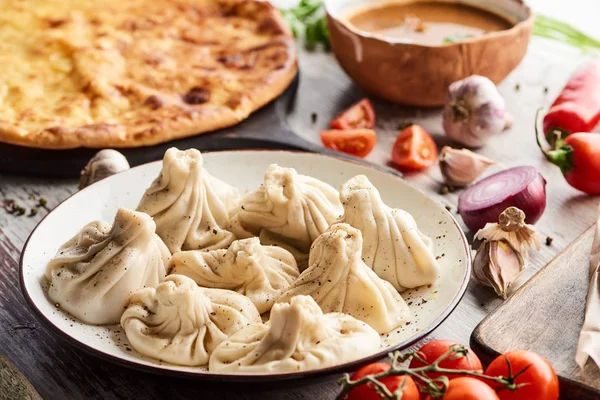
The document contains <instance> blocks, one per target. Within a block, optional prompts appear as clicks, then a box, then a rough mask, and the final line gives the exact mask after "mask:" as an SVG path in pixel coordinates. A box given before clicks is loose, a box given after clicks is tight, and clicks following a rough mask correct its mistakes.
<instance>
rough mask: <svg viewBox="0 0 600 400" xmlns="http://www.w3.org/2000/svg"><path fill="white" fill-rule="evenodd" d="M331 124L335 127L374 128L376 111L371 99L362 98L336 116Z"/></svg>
mask: <svg viewBox="0 0 600 400" xmlns="http://www.w3.org/2000/svg"><path fill="white" fill-rule="evenodd" d="M329 125H330V126H331V127H332V128H333V129H357V128H362V129H373V128H374V127H375V111H373V105H372V104H371V102H370V101H369V99H366V98H365V99H362V100H361V101H359V102H358V103H355V104H353V105H352V106H350V108H348V109H346V110H344V111H343V112H342V113H340V114H339V115H338V116H336V117H335V118H334V119H333V120H332V121H331V122H330V123H329Z"/></svg>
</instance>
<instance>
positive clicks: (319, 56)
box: [0, 39, 598, 400]
mask: <svg viewBox="0 0 600 400" xmlns="http://www.w3.org/2000/svg"><path fill="white" fill-rule="evenodd" d="M582 60H583V56H582V55H581V54H580V53H579V52H578V51H577V50H573V49H570V48H567V47H564V46H562V45H560V44H555V43H549V42H547V41H544V40H538V39H534V40H533V43H532V45H531V47H530V50H529V52H528V54H527V55H526V57H525V60H524V61H523V63H522V64H521V65H520V66H519V67H518V68H517V70H515V72H514V73H512V74H511V75H510V76H509V77H508V78H507V79H506V80H505V81H504V82H503V83H502V84H501V85H500V90H501V92H502V94H503V96H504V97H505V99H506V101H507V106H508V110H509V112H510V113H512V115H513V116H514V118H515V123H514V125H513V127H512V129H510V130H509V131H507V132H504V133H503V134H501V135H498V136H497V137H495V138H493V139H492V140H491V141H490V143H489V144H488V145H487V146H486V147H484V148H483V149H482V150H481V153H482V154H484V155H486V156H488V157H490V158H493V159H495V160H497V161H499V162H501V163H502V165H503V166H506V167H508V166H516V165H522V164H531V165H535V166H536V167H538V169H539V170H540V171H541V173H542V174H543V175H544V177H545V178H546V180H547V181H548V186H547V191H548V206H547V210H546V213H545V214H544V216H543V217H542V219H541V220H540V222H539V223H538V225H537V226H538V229H539V231H540V233H541V235H543V236H544V237H545V236H552V237H554V242H553V243H552V246H544V247H543V248H542V250H541V251H540V252H539V253H536V254H532V256H531V261H530V265H529V267H528V269H527V271H526V274H525V278H528V277H530V276H531V275H532V274H533V273H535V272H536V271H537V270H539V269H540V268H541V267H542V266H544V265H545V264H546V263H547V262H548V261H550V260H551V259H552V258H553V257H554V256H555V255H556V254H557V253H558V252H559V251H560V250H561V249H563V248H564V247H565V246H566V245H567V244H569V243H570V242H572V241H573V240H574V239H575V238H576V237H578V236H579V235H580V234H581V232H583V231H584V230H585V229H586V228H587V227H589V226H590V225H591V223H592V222H593V219H594V214H595V210H596V206H597V202H598V199H597V198H594V197H589V196H584V195H583V194H581V193H579V192H577V191H575V190H574V189H572V188H570V187H569V186H568V185H567V184H566V183H565V182H564V179H563V178H562V176H561V174H560V172H559V170H558V168H555V167H554V166H552V165H550V164H548V163H547V162H546V161H545V160H544V159H543V157H542V156H541V154H540V153H539V151H538V150H537V149H536V147H535V141H534V137H533V117H534V113H535V110H536V109H537V107H539V106H543V105H548V104H549V103H551V101H552V99H553V98H554V97H555V95H556V94H557V93H558V92H559V91H560V89H561V88H562V86H563V85H564V82H565V81H566V79H567V78H568V76H569V75H570V73H571V72H572V71H573V69H574V68H575V67H576V66H577V65H578V64H579V63H580V62H581V61H582ZM300 70H301V79H300V87H299V91H298V94H297V97H296V99H295V102H294V104H293V108H292V109H291V110H290V114H289V116H288V119H287V121H286V124H287V125H289V128H290V129H292V130H293V131H294V132H296V133H297V134H298V135H300V136H302V137H304V138H305V139H306V140H308V141H311V142H313V143H316V144H318V143H319V139H318V131H319V129H321V128H323V127H325V126H326V125H327V122H328V120H329V119H330V118H331V117H332V116H333V115H335V114H336V113H338V112H339V111H340V110H341V109H342V108H343V107H344V106H347V105H349V104H350V103H352V102H353V101H354V100H356V99H358V98H360V97H362V96H364V95H365V94H364V93H363V92H362V91H361V90H360V89H358V88H357V87H355V86H354V85H353V84H352V83H351V82H350V81H349V79H348V78H347V77H346V76H345V75H344V73H343V72H342V71H341V69H340V68H339V66H338V65H337V63H336V62H335V60H334V58H333V56H332V55H330V54H325V53H322V52H315V53H306V52H303V53H302V54H301V57H300ZM517 84H518V87H519V89H518V90H517V89H516V86H517ZM546 87H547V88H548V90H547V91H546V90H545V88H546ZM375 107H376V111H377V116H378V122H377V132H378V143H377V147H376V149H375V150H374V151H373V153H372V154H371V155H369V157H368V158H367V160H368V161H371V162H374V163H378V164H380V165H387V164H388V163H389V160H390V149H391V146H392V144H393V142H394V140H395V138H396V135H397V133H398V131H397V128H398V125H399V124H400V123H402V122H403V121H406V120H411V121H414V122H417V123H420V124H422V125H423V126H424V127H425V128H426V129H428V130H429V131H430V132H432V134H433V135H434V136H435V138H436V141H437V142H438V145H440V146H442V145H444V144H447V143H448V142H447V140H446V139H445V137H444V136H443V132H442V128H441V117H440V110H439V109H431V110H418V109H410V108H405V107H400V106H396V105H392V104H389V103H386V102H383V101H377V100H375ZM312 113H317V114H318V116H317V121H316V122H315V123H313V122H312V118H311V114H312ZM264 129H269V127H264ZM215 140H218V138H216V139H215ZM51 167H52V165H49V166H48V168H51ZM491 172H493V171H490V173H491ZM406 179H407V180H408V181H409V182H410V183H412V184H414V185H415V186H416V187H418V188H420V189H421V190H423V191H425V192H426V193H427V194H428V195H431V196H432V197H434V198H436V199H437V200H438V201H439V202H440V203H443V204H446V205H448V206H450V207H452V209H453V210H455V209H456V208H455V205H456V202H457V196H458V193H451V194H448V195H445V196H441V195H438V194H437V192H438V190H439V188H440V184H441V175H440V173H439V170H438V168H437V167H432V168H430V170H428V171H427V172H425V173H420V174H410V175H407V176H406ZM76 188H77V182H76V181H75V180H72V179H71V180H51V179H39V178H31V177H24V176H17V175H10V174H0V204H1V203H2V201H4V200H6V199H14V200H16V201H17V202H18V203H19V204H22V205H23V206H26V207H27V208H28V210H27V211H29V208H31V207H34V206H35V204H36V203H37V202H38V199H39V198H40V197H44V198H46V199H47V200H48V207H49V208H52V207H54V206H56V204H57V203H59V202H60V201H62V200H63V199H65V198H66V197H67V196H69V195H70V194H71V193H73V192H74V191H76V190H77V189H76ZM398 195H399V196H401V195H402V194H401V193H399V194H398ZM45 212H46V211H45V210H44V209H41V210H40V212H39V213H38V214H37V215H36V216H33V217H27V216H20V217H17V216H15V215H11V214H8V213H7V212H6V211H5V210H1V209H0V338H1V340H0V353H3V354H5V355H6V357H7V358H8V359H9V360H10V361H11V362H13V363H14V364H15V365H16V366H17V367H18V368H19V369H20V370H21V371H22V372H23V373H24V374H25V376H26V377H28V378H29V379H30V381H31V382H32V383H33V385H34V387H35V388H36V389H37V390H38V392H39V393H40V394H41V395H42V397H43V398H45V399H80V398H86V399H123V398H140V399H159V398H170V399H183V398H191V397H199V398H202V399H207V400H211V399H261V400H269V399H299V400H308V399H310V400H315V399H331V398H333V397H334V396H335V394H336V393H337V383H336V382H335V381H329V382H325V383H317V382H309V383H308V385H307V386H305V387H299V388H256V387H231V386H229V387H221V388H214V387H206V386H205V385H201V384H198V383H196V382H194V381H184V380H176V379H164V378H160V377H156V376H152V375H147V374H143V373H138V372H136V371H132V370H127V369H123V368H120V367H116V366H113V365H111V364H108V363H105V362H103V361H101V360H98V359H96V358H92V357H89V356H87V355H86V354H83V353H81V352H79V351H77V350H75V349H73V348H71V347H69V346H68V345H66V344H65V343H63V342H62V341H61V340H59V339H57V338H55V337H54V336H52V335H51V334H50V332H49V331H48V330H46V329H44V328H43V327H41V326H40V325H39V323H38V322H37V321H36V320H35V318H34V317H33V316H32V314H31V312H30V310H29V309H28V307H27V306H26V305H25V301H24V299H23V296H22V295H21V293H20V290H19V283H18V278H17V268H18V257H19V253H20V250H21V248H22V246H23V243H24V242H25V240H26V239H27V236H28V235H29V233H30V232H31V231H32V229H33V228H34V226H35V225H36V223H37V222H38V221H39V219H40V218H41V217H42V216H43V215H44V214H45ZM457 219H458V220H459V221H460V217H458V216H457ZM463 227H464V226H463ZM500 303H501V300H500V299H498V298H497V297H495V296H494V294H493V292H491V291H490V290H489V289H488V288H484V287H481V286H478V285H475V284H471V285H470V287H469V289H468V291H467V294H466V295H465V297H464V299H463V301H462V302H461V303H460V304H459V306H458V307H457V309H456V310H455V311H454V313H453V314H452V315H451V316H450V317H449V318H448V319H447V320H446V321H445V322H444V323H442V325H440V327H439V328H438V329H437V330H436V331H435V332H434V333H433V334H432V335H431V336H430V337H429V338H427V339H426V340H431V339H432V338H447V339H454V340H458V341H461V342H463V343H468V341H469V337H470V335H471V332H472V331H473V329H474V328H475V326H476V325H477V324H478V323H479V322H480V321H481V320H482V319H483V318H484V317H485V316H486V314H488V313H489V312H490V311H492V310H493V309H495V308H496V307H497V306H498V305H499V304H500ZM2 396H3V395H2V394H1V393H0V398H2Z"/></svg>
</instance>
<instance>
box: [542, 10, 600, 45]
mask: <svg viewBox="0 0 600 400" xmlns="http://www.w3.org/2000/svg"><path fill="white" fill-rule="evenodd" d="M533 34H534V35H536V36H540V37H545V38H547V39H552V40H556V41H559V42H563V43H566V44H569V45H571V46H573V47H577V48H579V49H581V50H583V51H585V52H596V53H597V52H599V51H600V41H598V40H596V39H594V38H592V37H590V36H588V35H586V34H585V33H583V32H581V31H578V30H577V29H575V28H574V27H573V26H571V25H569V24H567V23H565V22H560V21H557V20H555V19H552V18H549V17H546V16H543V15H537V16H536V18H535V24H534V25H533Z"/></svg>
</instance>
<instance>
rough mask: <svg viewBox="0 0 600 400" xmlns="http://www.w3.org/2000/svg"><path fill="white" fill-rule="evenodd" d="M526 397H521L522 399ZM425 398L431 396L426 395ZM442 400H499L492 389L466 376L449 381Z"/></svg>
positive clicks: (429, 398)
mask: <svg viewBox="0 0 600 400" xmlns="http://www.w3.org/2000/svg"><path fill="white" fill-rule="evenodd" d="M525 399H526V398H525V397H523V400H525ZM427 400H431V397H429V396H427ZM442 400H499V397H498V395H497V394H496V392H494V389H492V388H491V387H489V386H488V385H486V384H485V383H483V382H481V381H480V380H478V379H476V378H471V377H468V376H464V377H460V378H456V379H453V380H451V381H450V384H449V385H448V389H447V390H446V393H444V396H443V397H442Z"/></svg>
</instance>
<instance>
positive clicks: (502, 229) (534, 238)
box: [475, 207, 542, 259]
mask: <svg viewBox="0 0 600 400" xmlns="http://www.w3.org/2000/svg"><path fill="white" fill-rule="evenodd" d="M475 239H480V240H487V241H497V240H505V241H506V242H508V243H509V244H510V245H511V246H512V247H514V248H515V249H517V251H519V252H520V253H522V254H521V255H522V256H523V257H524V258H525V259H526V258H527V251H528V250H529V249H530V248H532V249H535V250H539V249H540V243H541V240H542V239H541V237H540V235H539V234H538V233H537V232H536V231H535V228H534V227H533V225H529V224H526V223H525V213H524V212H523V211H521V210H520V209H518V208H517V207H508V208H507V209H506V210H504V211H503V212H502V213H501V214H500V216H499V217H498V223H487V224H485V226H484V227H483V228H482V229H480V230H479V231H478V232H477V233H476V234H475Z"/></svg>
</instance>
